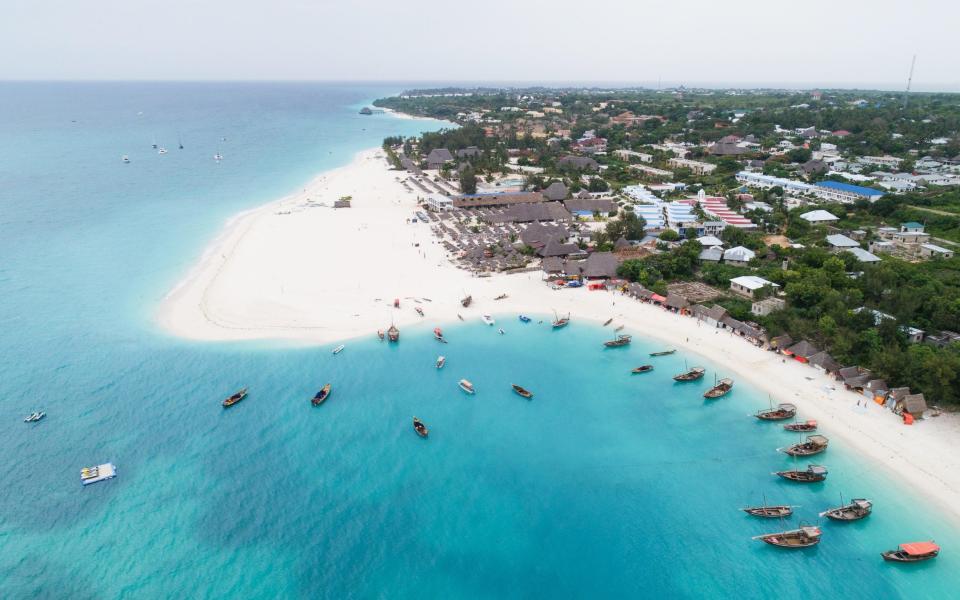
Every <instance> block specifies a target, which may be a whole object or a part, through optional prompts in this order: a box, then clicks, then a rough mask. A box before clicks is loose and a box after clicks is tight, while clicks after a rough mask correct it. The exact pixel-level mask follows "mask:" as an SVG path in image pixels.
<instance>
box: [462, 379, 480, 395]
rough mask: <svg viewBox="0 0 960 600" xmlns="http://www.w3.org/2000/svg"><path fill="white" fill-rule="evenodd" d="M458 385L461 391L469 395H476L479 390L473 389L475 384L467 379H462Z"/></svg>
mask: <svg viewBox="0 0 960 600" xmlns="http://www.w3.org/2000/svg"><path fill="white" fill-rule="evenodd" d="M457 385H459V386H460V389H461V390H463V391H465V392H466V393H468V394H476V393H477V390H475V389H474V388H473V384H472V383H470V382H469V381H467V380H466V379H461V380H460V381H459V382H458V383H457Z"/></svg>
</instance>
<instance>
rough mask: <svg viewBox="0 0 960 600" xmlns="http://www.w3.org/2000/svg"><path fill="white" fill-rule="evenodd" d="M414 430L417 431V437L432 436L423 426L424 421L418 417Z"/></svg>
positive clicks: (415, 419)
mask: <svg viewBox="0 0 960 600" xmlns="http://www.w3.org/2000/svg"><path fill="white" fill-rule="evenodd" d="M413 430H414V431H416V432H417V435H419V436H420V437H422V438H425V437H427V436H428V435H430V430H429V429H427V426H426V425H424V424H423V421H421V420H420V419H418V418H416V417H414V418H413Z"/></svg>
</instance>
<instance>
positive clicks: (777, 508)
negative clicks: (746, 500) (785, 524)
mask: <svg viewBox="0 0 960 600" xmlns="http://www.w3.org/2000/svg"><path fill="white" fill-rule="evenodd" d="M740 510H742V511H743V512H745V513H747V514H748V515H752V516H754V517H762V518H764V519H780V518H784V517H789V516H790V515H792V514H793V507H792V506H790V505H789V504H774V505H772V506H767V505H766V504H764V505H763V506H746V507H744V508H741V509H740Z"/></svg>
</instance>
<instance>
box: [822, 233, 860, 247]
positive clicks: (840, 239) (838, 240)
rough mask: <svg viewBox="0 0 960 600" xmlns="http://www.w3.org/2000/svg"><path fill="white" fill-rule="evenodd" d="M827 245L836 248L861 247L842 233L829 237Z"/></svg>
mask: <svg viewBox="0 0 960 600" xmlns="http://www.w3.org/2000/svg"><path fill="white" fill-rule="evenodd" d="M827 243H828V244H830V245H831V246H833V247H835V248H856V247H858V246H860V242H858V241H856V240H852V239H850V238H848V237H847V236H845V235H843V234H841V233H836V234H834V235H828V236H827Z"/></svg>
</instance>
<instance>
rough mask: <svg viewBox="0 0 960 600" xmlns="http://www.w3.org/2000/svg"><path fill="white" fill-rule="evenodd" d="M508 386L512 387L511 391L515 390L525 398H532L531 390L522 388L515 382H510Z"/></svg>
mask: <svg viewBox="0 0 960 600" xmlns="http://www.w3.org/2000/svg"><path fill="white" fill-rule="evenodd" d="M510 387H512V388H513V391H515V392H516V393H518V394H520V395H521V396H523V397H524V398H526V399H527V400H529V399H531V398H533V392H531V391H529V390H527V389H524V388H522V387H520V386H519V385H517V384H515V383H511V384H510Z"/></svg>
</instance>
